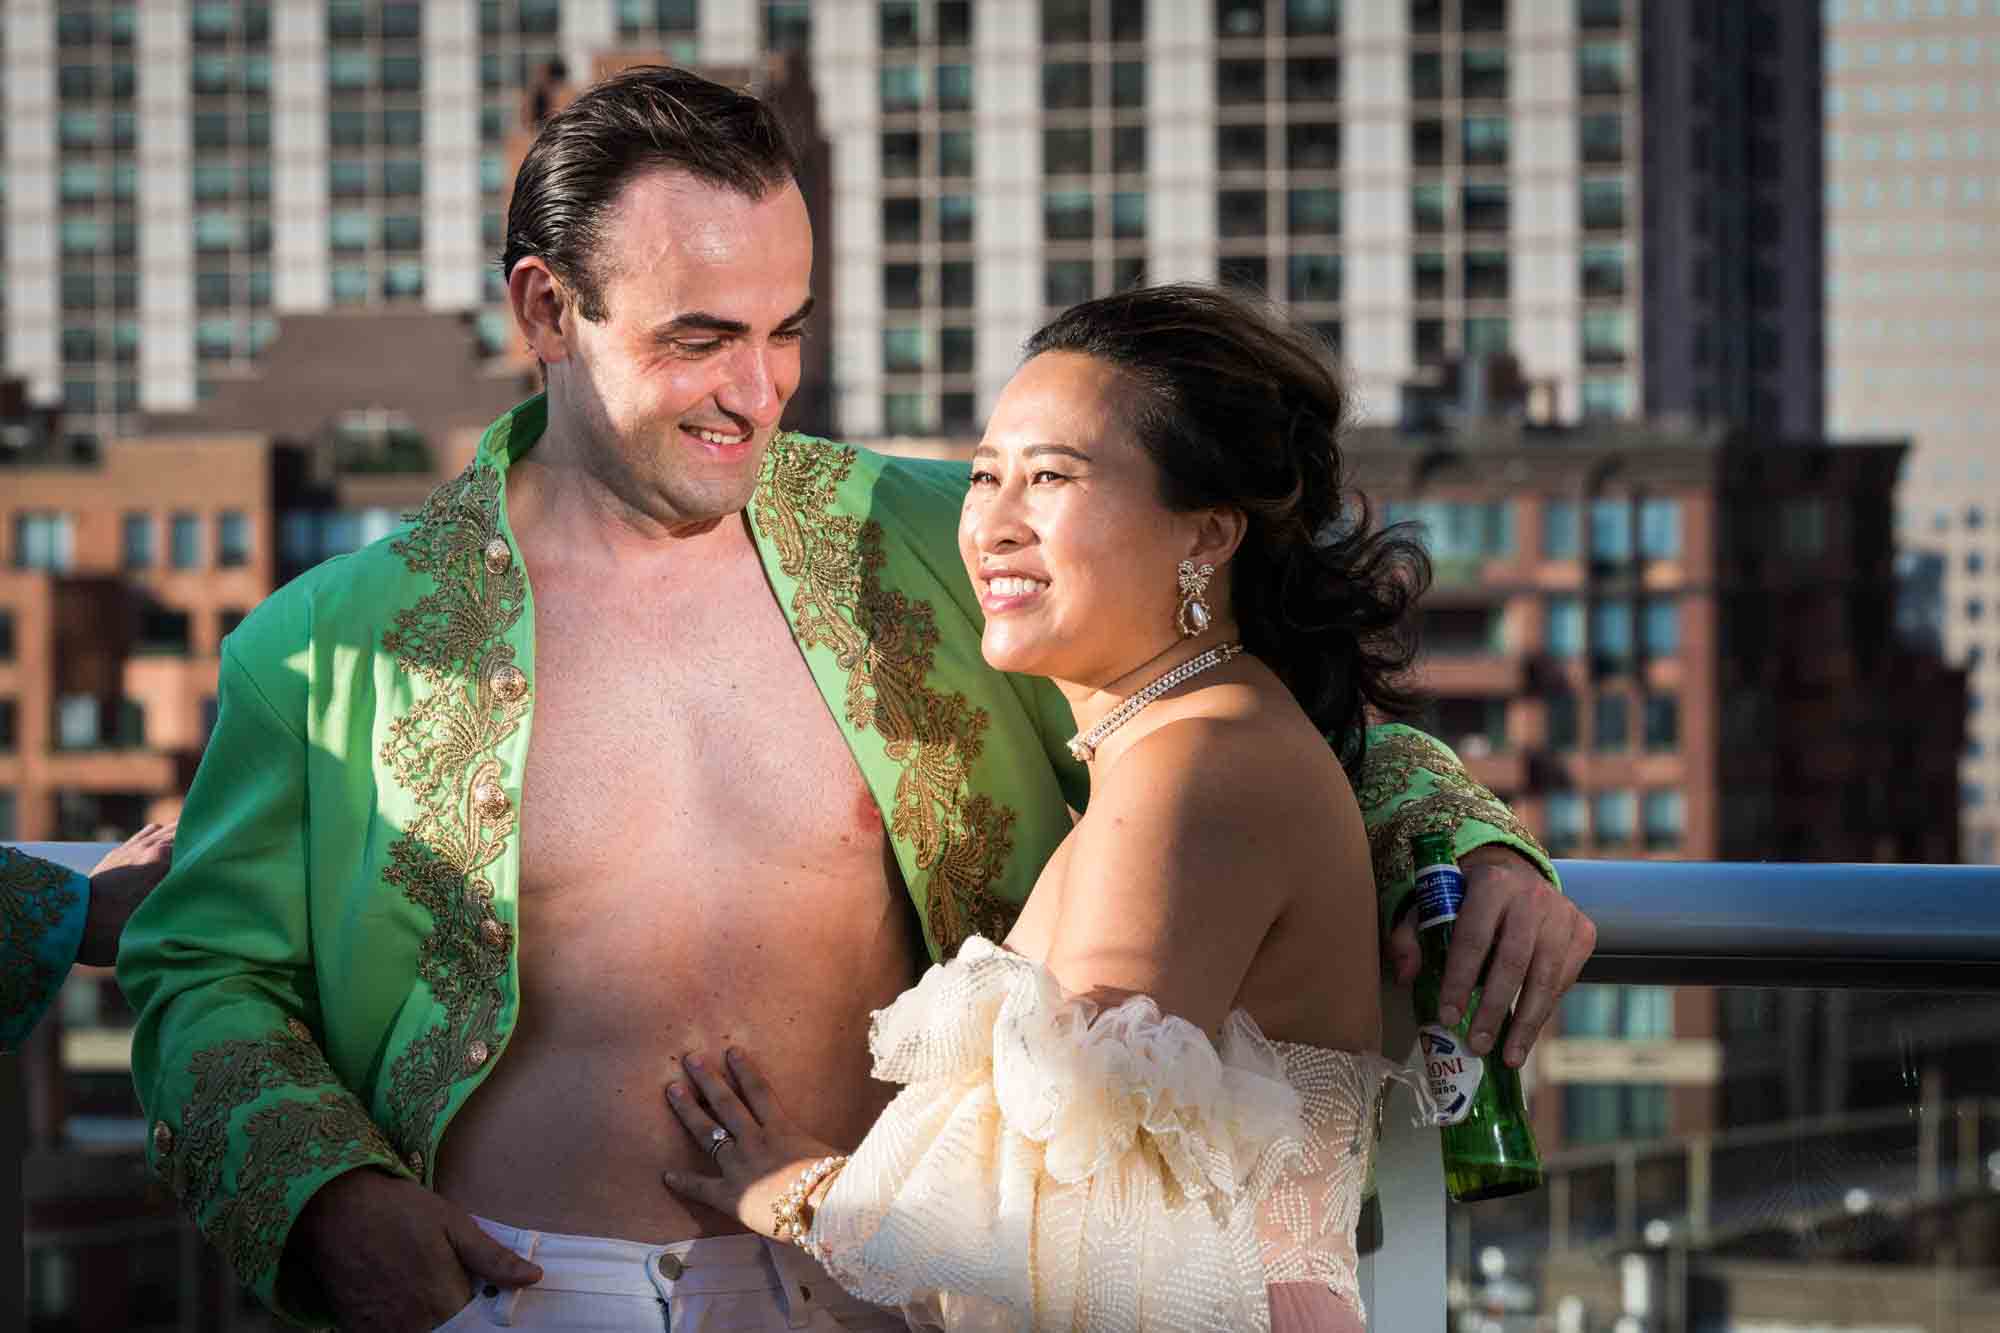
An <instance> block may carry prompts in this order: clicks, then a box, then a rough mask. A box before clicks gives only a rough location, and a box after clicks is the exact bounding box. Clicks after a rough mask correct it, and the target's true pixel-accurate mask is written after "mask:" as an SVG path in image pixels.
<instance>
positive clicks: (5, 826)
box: [0, 787, 19, 840]
mask: <svg viewBox="0 0 2000 1333" xmlns="http://www.w3.org/2000/svg"><path fill="white" fill-rule="evenodd" d="M17 828H18V826H17V825H16V823H15V821H14V793H13V792H11V791H8V790H7V789H6V788H5V787H0V840H5V839H11V838H14V837H17V836H19V835H18V832H17Z"/></svg>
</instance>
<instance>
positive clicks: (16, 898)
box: [0, 847, 76, 1018]
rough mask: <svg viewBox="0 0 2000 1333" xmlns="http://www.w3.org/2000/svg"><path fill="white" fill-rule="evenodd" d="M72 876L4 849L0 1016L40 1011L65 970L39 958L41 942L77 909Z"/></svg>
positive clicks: (0, 861)
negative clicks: (68, 914) (70, 881)
mask: <svg viewBox="0 0 2000 1333" xmlns="http://www.w3.org/2000/svg"><path fill="white" fill-rule="evenodd" d="M69 878H70V872H69V871H67V870H65V869H63V868H62V867H61V866H58V865H50V864H49V863H48V862H47V861H42V860H37V859H36V858H35V857H32V856H29V855H27V854H25V853H23V852H17V851H14V850H12V849H11V848H7V847H0V1016H5V1017H8V1018H13V1017H16V1016H18V1015H23V1014H27V1013H28V1012H30V1011H31V1010H37V1009H40V1008H41V1007H42V1005H43V1004H44V1003H45V1002H46V1001H47V999H48V997H49V995H50V993H51V992H53V991H54V990H55V989H56V987H58V986H60V985H61V984H62V979H63V976H64V975H65V973H66V972H67V970H68V969H67V968H59V967H56V966H55V965H53V964H51V963H50V962H49V961H48V960H47V959H45V958H42V957H41V956H40V952H39V951H40V949H41V947H42V941H43V940H45V939H47V938H48V935H49V932H50V931H52V930H54V929H55V928H56V927H57V926H59V925H61V924H62V919H63V917H64V915H65V914H66V913H68V912H70V911H71V910H72V909H74V908H75V907H76V890H75V889H72V888H70V887H69Z"/></svg>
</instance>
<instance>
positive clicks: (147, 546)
mask: <svg viewBox="0 0 2000 1333" xmlns="http://www.w3.org/2000/svg"><path fill="white" fill-rule="evenodd" d="M122 531H123V534H124V540H123V543H122V545H123V548H124V553H125V568H127V569H151V568H152V567H153V561H154V560H155V559H157V558H158V557H157V555H156V553H155V551H154V549H153V548H154V541H153V516H152V515H151V514H127V515H125V522H124V526H123V529H122Z"/></svg>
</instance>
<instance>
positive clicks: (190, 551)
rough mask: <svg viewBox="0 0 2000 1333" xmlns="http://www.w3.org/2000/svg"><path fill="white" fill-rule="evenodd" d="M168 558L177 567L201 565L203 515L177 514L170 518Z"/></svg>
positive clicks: (187, 567) (193, 567)
mask: <svg viewBox="0 0 2000 1333" xmlns="http://www.w3.org/2000/svg"><path fill="white" fill-rule="evenodd" d="M168 558H169V560H170V561H171V563H172V564H173V567H174V568H175V569H196V568H199V567H200V565H201V516H200V515H198V514H175V515H174V516H173V518H172V519H171V520H169V537H168Z"/></svg>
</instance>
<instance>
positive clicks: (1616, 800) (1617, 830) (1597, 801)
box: [1590, 791, 1639, 846]
mask: <svg viewBox="0 0 2000 1333" xmlns="http://www.w3.org/2000/svg"><path fill="white" fill-rule="evenodd" d="M1590 806H1591V810H1590V817H1591V822H1592V824H1593V825H1594V827H1593V830H1592V832H1593V835H1594V837H1595V840H1596V841H1597V842H1598V843H1599V844H1600V845H1615V846H1623V845H1625V844H1627V843H1629V842H1631V841H1632V835H1633V834H1634V833H1635V832H1636V831H1637V825H1638V822H1639V811H1638V802H1637V801H1636V800H1634V799H1633V797H1632V793H1631V792H1629V791H1601V792H1598V793H1597V794H1596V795H1595V796H1593V797H1591V798H1590Z"/></svg>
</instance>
